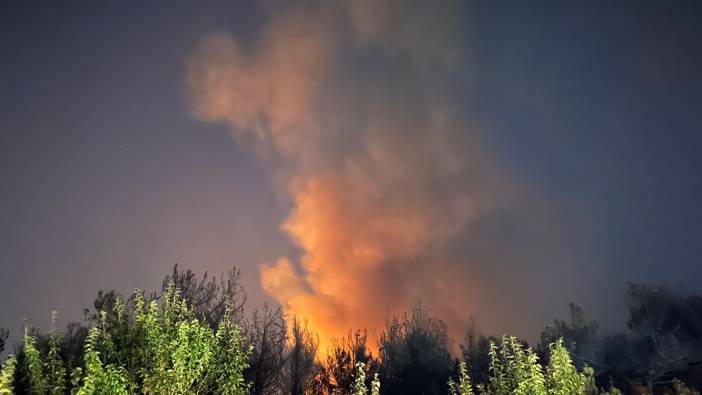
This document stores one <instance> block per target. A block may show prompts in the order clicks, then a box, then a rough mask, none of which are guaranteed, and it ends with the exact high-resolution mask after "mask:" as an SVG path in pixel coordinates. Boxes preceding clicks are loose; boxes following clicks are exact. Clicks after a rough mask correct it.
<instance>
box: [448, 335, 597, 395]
mask: <svg viewBox="0 0 702 395" xmlns="http://www.w3.org/2000/svg"><path fill="white" fill-rule="evenodd" d="M489 357H490V374H489V377H488V382H487V383H486V384H482V383H481V384H478V385H477V386H476V387H477V390H478V393H479V394H482V395H508V394H510V395H511V394H523V395H527V394H533V395H573V394H586V393H587V394H596V393H597V391H596V387H595V386H594V378H593V377H592V369H589V370H587V372H583V373H580V372H578V370H577V368H576V367H575V366H573V361H572V360H571V358H570V354H569V353H568V350H566V349H565V347H563V342H562V341H561V340H560V339H559V340H558V341H557V342H555V343H553V344H551V345H550V347H549V361H550V362H549V364H548V366H547V367H546V368H545V373H544V368H543V367H542V366H541V364H539V360H538V357H537V356H536V354H535V353H534V351H533V350H532V349H531V348H529V347H528V346H526V345H525V344H523V343H522V342H520V341H519V340H518V339H517V338H515V337H512V336H503V337H502V339H501V341H500V342H499V343H498V342H494V341H491V342H490V350H489ZM588 374H589V375H590V376H588ZM589 379H590V380H589ZM589 381H591V384H592V387H593V388H594V391H592V392H586V388H587V385H588V383H589ZM448 386H449V393H450V394H451V395H472V394H474V393H475V392H474V391H473V386H472V384H471V379H470V376H469V374H468V369H467V368H466V363H465V362H461V363H460V364H459V366H458V381H454V380H453V379H450V380H449V382H448Z"/></svg>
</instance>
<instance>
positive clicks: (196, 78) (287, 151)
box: [187, 0, 558, 347]
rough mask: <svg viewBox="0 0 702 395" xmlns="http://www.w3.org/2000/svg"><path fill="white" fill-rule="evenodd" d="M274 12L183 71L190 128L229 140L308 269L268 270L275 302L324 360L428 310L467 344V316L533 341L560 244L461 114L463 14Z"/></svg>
mask: <svg viewBox="0 0 702 395" xmlns="http://www.w3.org/2000/svg"><path fill="white" fill-rule="evenodd" d="M276 5H277V7H273V6H272V5H271V4H266V5H265V6H264V7H266V12H267V19H266V23H265V25H264V26H263V27H262V28H261V30H260V32H258V34H257V36H256V37H255V39H254V40H253V41H250V42H242V41H239V40H237V39H236V38H234V37H232V36H230V35H213V36H210V37H207V38H205V39H204V40H203V41H202V42H201V44H200V45H199V47H198V48H197V49H196V50H195V52H194V53H193V54H192V56H191V58H190V59H189V61H188V65H187V66H188V67H187V83H188V87H189V92H190V98H191V100H192V109H193V112H194V114H195V116H196V117H198V118H199V119H201V120H204V121H209V122H222V123H226V124H229V125H230V126H231V129H232V134H233V136H234V139H235V140H236V141H237V143H239V144H243V145H247V146H249V147H251V148H252V149H254V150H256V152H257V155H258V156H259V157H260V159H261V161H262V163H264V164H265V165H266V166H267V167H268V168H269V169H270V172H271V175H272V177H273V178H274V180H275V183H276V185H277V186H278V187H279V188H280V189H281V190H282V191H283V194H284V195H285V196H286V197H287V198H289V201H290V204H291V207H292V209H291V211H290V213H289V215H288V217H287V219H286V220H285V222H284V223H283V224H282V225H281V229H282V231H283V232H285V233H286V234H287V235H289V237H290V238H291V239H292V240H293V242H294V243H295V244H296V245H297V246H299V248H300V250H301V258H300V259H299V261H293V260H291V259H289V258H286V257H282V258H280V259H278V260H277V261H276V262H271V263H265V264H262V265H261V267H260V276H261V277H260V278H261V285H262V287H263V289H264V290H265V291H266V292H267V293H269V294H270V295H271V296H273V297H274V298H275V299H276V300H277V301H279V302H280V303H281V305H282V306H283V307H284V308H285V311H286V312H287V313H289V314H295V315H298V316H302V317H306V318H307V319H308V320H309V324H310V326H311V327H312V328H313V329H315V330H316V331H317V332H318V333H319V334H320V338H321V339H322V342H323V343H322V346H323V347H324V345H326V344H327V343H326V342H325V341H326V340H328V339H329V338H331V337H338V336H343V335H344V334H345V333H346V332H347V331H348V330H349V329H351V328H357V327H359V326H362V327H365V328H367V329H368V330H369V332H370V333H372V334H377V333H378V331H380V330H381V329H382V327H383V325H384V321H385V319H386V318H387V317H388V315H389V314H394V313H397V312H399V311H404V310H407V309H408V308H410V307H411V305H412V304H414V303H416V302H419V301H421V302H422V303H423V304H425V305H427V306H429V307H430V308H431V309H432V311H433V312H434V313H436V314H437V315H439V316H440V317H441V318H442V319H444V320H445V321H446V322H447V324H448V325H449V327H450V328H451V331H452V333H453V334H454V335H455V336H458V338H459V339H460V338H462V336H463V333H464V332H462V331H464V330H465V326H466V323H467V322H468V320H469V318H470V316H471V315H473V316H478V317H480V319H481V320H482V322H484V323H485V324H486V326H491V327H493V328H499V329H511V330H518V329H525V324H524V322H525V320H524V316H525V315H527V314H531V313H533V312H534V311H535V310H536V309H538V308H539V306H538V303H537V302H536V300H537V299H538V298H536V299H535V298H534V297H533V296H531V295H533V294H534V293H536V294H538V291H537V292H527V290H526V288H528V287H527V286H525V285H524V284H528V283H530V282H533V281H536V280H535V279H537V278H538V277H540V276H542V275H543V272H544V271H545V270H546V269H547V268H548V266H549V265H550V264H551V263H552V262H553V259H555V258H554V256H555V255H558V254H557V253H556V252H554V251H555V250H556V248H555V247H554V245H555V243H552V242H551V241H550V240H551V239H552V237H551V236H552V235H553V234H554V233H556V231H555V230H554V229H553V226H552V224H551V221H550V219H549V218H548V217H549V216H550V215H549V214H548V213H547V212H546V210H545V209H543V206H544V205H543V204H542V203H541V200H540V199H539V198H536V197H534V194H533V193H531V192H529V191H528V190H527V188H526V187H525V186H523V185H520V183H519V182H518V181H517V180H515V179H514V177H511V176H510V175H509V174H507V173H508V172H507V171H505V169H504V168H503V166H501V165H500V163H498V160H497V159H496V158H495V157H494V155H492V154H491V153H490V149H489V147H488V145H489V144H487V143H486V139H485V136H486V135H487V134H486V133H485V132H484V131H482V130H481V129H480V128H479V126H478V125H477V122H474V121H472V120H471V119H469V116H468V115H467V114H468V111H466V110H465V109H464V108H462V106H463V105H462V104H461V102H460V101H459V100H458V99H457V97H458V96H459V94H460V93H461V92H460V89H463V88H465V87H464V86H462V85H461V84H459V83H457V82H456V81H457V80H458V76H459V75H465V74H466V73H467V71H466V70H464V67H465V65H466V64H469V62H467V59H468V51H467V49H468V48H466V47H467V46H466V40H467V37H465V31H464V30H463V29H462V28H461V20H460V18H461V13H462V12H463V10H462V9H461V8H460V4H459V3H453V2H443V1H442V2H405V1H402V2H400V1H388V2H382V1H373V0H368V1H365V0H359V1H352V2H325V1H320V2H294V4H293V5H280V4H276ZM464 85H465V84H464ZM530 300H534V303H532V304H530V302H529V301H530ZM512 304H514V305H520V306H521V307H522V310H523V311H524V313H523V314H520V313H518V312H515V309H513V308H512V310H510V306H512ZM488 307H489V308H488ZM527 327H528V324H527ZM527 329H528V328H527Z"/></svg>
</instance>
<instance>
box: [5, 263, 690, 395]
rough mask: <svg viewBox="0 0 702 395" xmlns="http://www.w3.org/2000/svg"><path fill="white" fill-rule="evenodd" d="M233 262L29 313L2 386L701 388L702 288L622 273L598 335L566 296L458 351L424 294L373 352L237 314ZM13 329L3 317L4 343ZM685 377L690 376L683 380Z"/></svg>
mask: <svg viewBox="0 0 702 395" xmlns="http://www.w3.org/2000/svg"><path fill="white" fill-rule="evenodd" d="M239 278H240V273H239V271H238V270H237V269H233V270H231V271H230V272H228V273H226V274H225V275H224V276H222V277H221V278H215V277H210V276H208V275H207V274H205V275H204V276H202V277H198V276H196V275H195V274H194V273H192V272H191V271H189V270H188V271H182V270H179V268H178V267H177V266H176V267H174V268H173V271H172V273H171V274H170V275H168V276H166V278H165V279H164V281H163V287H162V289H161V290H160V291H159V292H155V293H150V294H147V293H145V292H142V291H136V292H135V293H134V294H133V295H131V296H129V297H128V298H124V297H123V296H122V295H119V294H118V293H116V292H114V291H109V292H103V291H101V292H99V293H98V295H97V297H96V299H95V301H94V303H93V306H92V308H90V309H85V310H84V313H85V322H83V323H71V324H69V325H68V326H67V328H66V329H65V330H64V331H62V332H60V333H59V332H58V331H56V330H55V329H54V328H53V327H52V329H51V330H50V331H48V332H42V331H40V330H38V329H37V328H32V327H29V326H26V327H25V333H24V336H23V339H22V341H20V342H18V343H17V344H15V345H14V353H13V355H11V356H10V357H8V358H6V360H5V362H4V364H3V367H2V371H0V394H5V393H17V394H118V393H123V394H139V393H144V394H255V395H259V394H308V393H310V394H367V393H371V394H379V393H382V394H447V393H451V394H461V395H463V394H491V395H502V394H544V395H545V394H588V395H590V394H602V395H604V394H617V393H632V394H637V393H638V394H644V393H647V394H680V395H683V394H697V392H694V391H693V390H692V389H690V388H689V387H688V385H689V386H690V387H697V388H700V385H702V382H701V378H702V364H701V363H700V362H701V361H702V298H700V297H699V296H696V295H683V294H680V293H676V292H672V291H671V290H669V289H667V288H665V287H655V286H651V285H641V284H634V283H630V284H628V285H627V306H628V307H629V319H628V322H627V324H628V330H627V331H626V332H622V333H618V334H611V335H600V334H599V333H598V330H597V324H596V322H594V321H591V320H588V319H587V318H586V316H585V314H584V312H583V309H582V308H581V307H580V306H578V305H576V304H571V305H570V317H569V319H568V320H560V319H557V320H555V321H554V322H553V323H552V324H551V325H548V326H547V327H546V328H545V329H544V331H543V332H542V334H541V338H540V341H539V343H538V344H536V345H535V346H534V347H530V346H529V345H528V344H527V342H526V341H524V340H520V339H517V338H514V337H510V336H502V337H495V336H487V335H483V334H480V333H479V332H478V331H477V330H476V329H475V328H476V327H475V325H472V327H471V329H470V330H469V331H468V333H467V334H466V337H465V339H464V340H463V342H462V343H461V345H460V350H461V355H460V356H455V355H453V354H452V352H451V350H452V340H451V339H450V338H449V336H448V334H447V328H446V325H445V324H444V323H443V322H442V321H441V320H440V319H439V318H437V317H434V316H432V315H431V314H429V312H428V311H427V310H426V309H425V308H423V307H422V306H421V305H418V306H415V307H414V308H413V309H412V310H411V311H410V312H408V313H406V314H403V315H402V316H398V317H391V318H389V319H388V320H387V322H386V325H385V330H384V331H382V333H380V334H379V338H378V349H379V350H380V351H379V355H373V354H372V353H371V352H370V350H369V347H368V341H369V339H368V336H367V334H366V333H365V332H364V331H360V330H356V331H349V334H348V336H346V337H344V338H340V339H333V341H332V346H331V347H330V349H329V350H321V351H326V358H325V359H324V360H319V359H317V358H316V356H317V355H319V354H321V353H318V351H320V350H318V345H319V339H318V336H317V335H316V334H315V333H314V332H313V331H311V330H310V328H308V327H307V325H306V323H305V321H304V319H303V318H298V317H287V316H285V315H284V314H283V312H282V311H281V310H280V309H279V308H271V307H269V306H265V305H264V306H263V308H262V309H257V310H254V311H253V312H251V314H249V315H245V314H244V305H245V302H246V294H245V292H244V290H243V289H242V288H241V285H240V282H239ZM8 335H9V333H8V331H6V330H2V329H0V352H2V350H3V349H4V348H5V347H6V340H7V338H8ZM683 383H687V384H683Z"/></svg>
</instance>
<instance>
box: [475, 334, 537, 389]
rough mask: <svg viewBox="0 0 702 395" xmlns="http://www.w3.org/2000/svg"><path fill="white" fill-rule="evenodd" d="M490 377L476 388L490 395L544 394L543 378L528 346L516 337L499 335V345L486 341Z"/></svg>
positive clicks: (533, 354) (534, 355)
mask: <svg viewBox="0 0 702 395" xmlns="http://www.w3.org/2000/svg"><path fill="white" fill-rule="evenodd" d="M490 371H491V377H490V379H489V382H488V384H487V386H480V387H479V392H481V393H486V394H491V395H507V394H518V395H527V394H532V395H542V394H546V393H547V392H546V379H545V377H544V374H543V372H542V370H541V365H539V363H538V357H537V356H536V354H535V353H534V351H533V350H532V349H531V348H528V347H525V346H524V345H523V344H522V343H521V342H519V340H517V338H516V337H512V336H503V337H502V341H501V342H500V344H499V345H497V344H495V343H494V342H491V343H490Z"/></svg>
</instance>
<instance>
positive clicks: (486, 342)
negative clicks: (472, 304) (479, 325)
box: [461, 319, 500, 384]
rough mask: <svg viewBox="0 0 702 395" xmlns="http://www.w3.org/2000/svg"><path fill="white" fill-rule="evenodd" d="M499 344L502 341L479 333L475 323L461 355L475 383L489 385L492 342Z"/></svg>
mask: <svg viewBox="0 0 702 395" xmlns="http://www.w3.org/2000/svg"><path fill="white" fill-rule="evenodd" d="M491 341H492V342H493V343H495V344H498V343H499V342H500V339H499V338H497V337H495V336H489V337H486V336H483V335H481V334H480V333H478V332H477V329H476V326H475V321H473V319H471V325H470V327H469V328H468V331H467V333H466V339H465V341H464V344H462V345H461V354H462V355H463V360H464V361H465V363H466V369H467V370H468V372H469V373H470V376H471V378H472V380H473V382H474V383H476V384H484V383H487V381H488V377H489V374H490V342H491Z"/></svg>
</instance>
